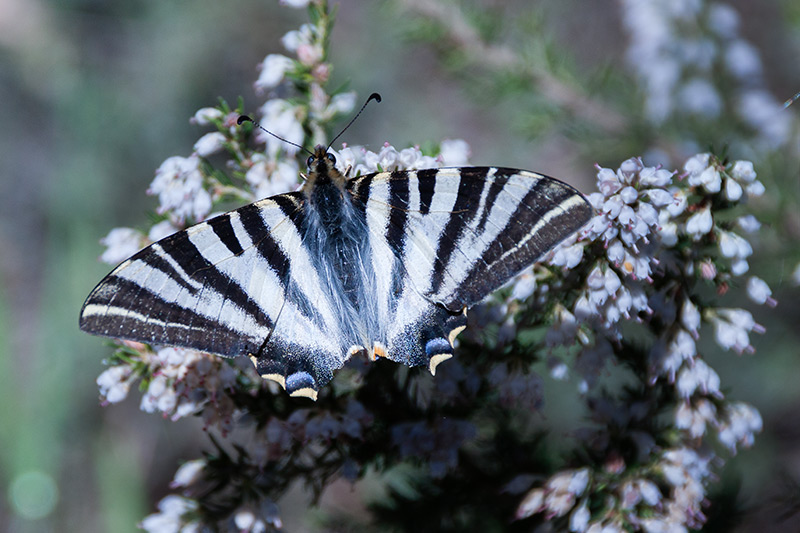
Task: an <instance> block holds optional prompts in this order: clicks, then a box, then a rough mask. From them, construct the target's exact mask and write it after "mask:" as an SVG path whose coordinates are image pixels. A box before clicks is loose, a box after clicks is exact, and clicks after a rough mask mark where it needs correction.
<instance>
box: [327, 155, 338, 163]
mask: <svg viewBox="0 0 800 533" xmlns="http://www.w3.org/2000/svg"><path fill="white" fill-rule="evenodd" d="M327 156H328V161H330V162H331V163H333V164H334V165H335V164H336V156H335V155H333V154H327Z"/></svg>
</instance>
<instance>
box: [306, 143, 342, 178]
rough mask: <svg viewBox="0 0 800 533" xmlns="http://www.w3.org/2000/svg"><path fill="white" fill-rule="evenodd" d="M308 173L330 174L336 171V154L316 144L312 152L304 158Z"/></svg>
mask: <svg viewBox="0 0 800 533" xmlns="http://www.w3.org/2000/svg"><path fill="white" fill-rule="evenodd" d="M306 165H307V166H308V172H309V173H317V174H332V173H334V172H336V156H335V155H333V154H332V153H330V152H328V149H327V148H325V147H324V146H322V145H320V144H318V145H317V146H316V147H314V152H313V153H312V154H311V155H310V156H308V159H306Z"/></svg>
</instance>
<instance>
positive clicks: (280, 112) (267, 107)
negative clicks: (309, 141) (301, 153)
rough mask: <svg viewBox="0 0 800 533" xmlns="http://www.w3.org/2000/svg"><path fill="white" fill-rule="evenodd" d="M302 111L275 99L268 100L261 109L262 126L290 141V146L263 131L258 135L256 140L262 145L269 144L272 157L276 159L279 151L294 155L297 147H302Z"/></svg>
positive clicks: (268, 149) (268, 150)
mask: <svg viewBox="0 0 800 533" xmlns="http://www.w3.org/2000/svg"><path fill="white" fill-rule="evenodd" d="M302 113H303V111H302V109H300V108H299V107H297V106H293V105H292V104H290V103H289V102H288V101H286V100H281V99H279V98H275V99H272V100H268V101H267V102H266V103H265V104H264V105H263V106H262V107H261V116H262V119H261V123H262V125H263V126H264V127H265V128H266V129H267V130H269V131H271V132H272V133H274V134H275V135H277V136H278V137H281V138H283V139H286V140H287V141H289V143H292V144H288V143H286V142H284V141H282V140H280V139H278V138H276V137H274V136H272V135H268V134H267V133H264V132H263V131H259V132H258V133H257V134H256V139H257V141H258V142H260V143H266V144H267V153H268V154H269V155H270V157H275V155H276V154H277V153H278V152H279V151H284V152H286V153H287V154H289V155H290V156H291V155H294V154H296V153H297V151H298V150H299V148H298V147H297V146H295V145H302V144H303V139H304V138H305V133H304V132H303V125H302V123H301V116H302Z"/></svg>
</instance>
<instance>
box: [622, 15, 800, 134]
mask: <svg viewBox="0 0 800 533" xmlns="http://www.w3.org/2000/svg"><path fill="white" fill-rule="evenodd" d="M621 5H622V10H623V21H624V24H625V27H626V28H627V30H628V32H629V34H630V46H629V48H628V61H629V63H630V64H631V66H632V68H633V70H634V71H635V74H636V75H637V76H638V77H639V79H640V80H641V82H642V83H643V84H644V87H645V88H646V92H647V96H646V102H645V111H646V113H647V115H648V117H649V118H650V120H652V121H654V122H656V123H660V122H663V121H664V120H666V119H667V118H668V117H670V116H672V115H674V114H676V113H680V114H686V115H694V116H699V117H702V118H706V119H709V120H713V119H715V118H718V117H720V116H721V115H722V114H723V113H724V111H725V109H724V108H725V107H726V106H728V107H729V108H730V110H731V112H733V113H735V114H736V115H738V117H739V118H740V119H742V120H743V121H744V122H745V123H747V124H748V125H749V126H750V127H751V128H752V129H753V130H754V131H755V132H756V135H757V137H758V140H759V142H760V143H761V144H763V145H764V146H766V147H768V148H771V149H775V148H778V147H780V146H782V145H785V144H786V143H787V142H788V141H789V140H790V137H791V134H792V117H791V116H790V115H789V114H787V113H781V109H782V106H781V103H780V102H778V101H777V100H775V98H774V97H773V96H772V95H771V94H769V92H768V91H766V90H764V89H763V87H764V86H765V85H766V84H765V83H764V74H763V68H762V64H761V58H760V57H759V54H758V51H757V50H756V48H755V47H754V46H753V45H751V44H750V43H749V42H747V41H746V40H745V39H744V38H742V37H741V35H740V32H739V14H738V13H737V12H736V10H735V9H734V8H733V7H731V6H730V5H727V4H724V3H722V2H718V1H715V2H706V1H704V0H691V1H684V2H674V1H671V0H624V1H623V2H622V4H621ZM719 72H724V73H725V76H726V77H727V81H726V83H727V85H728V91H727V92H729V93H732V94H733V98H732V99H731V100H730V101H726V96H724V95H723V93H721V92H720V91H719V90H718V89H717V85H718V82H717V80H715V79H714V76H715V75H716V74H717V73H719Z"/></svg>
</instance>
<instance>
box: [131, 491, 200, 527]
mask: <svg viewBox="0 0 800 533" xmlns="http://www.w3.org/2000/svg"><path fill="white" fill-rule="evenodd" d="M196 509H197V502H195V501H193V500H190V499H188V498H183V497H180V496H175V495H169V496H167V497H165V498H164V499H162V500H161V501H160V502H158V510H159V512H158V513H155V514H151V515H150V516H148V517H146V518H145V519H144V520H142V521H141V522H140V523H139V527H140V528H142V529H144V530H145V531H147V532H148V533H165V532H173V531H174V532H180V533H199V532H200V531H201V530H202V528H201V524H200V523H198V522H187V521H186V519H185V518H184V517H185V516H188V515H191V513H192V512H193V511H195V510H196Z"/></svg>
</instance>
